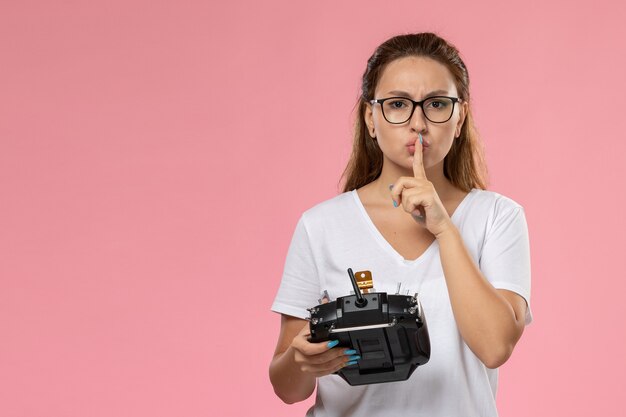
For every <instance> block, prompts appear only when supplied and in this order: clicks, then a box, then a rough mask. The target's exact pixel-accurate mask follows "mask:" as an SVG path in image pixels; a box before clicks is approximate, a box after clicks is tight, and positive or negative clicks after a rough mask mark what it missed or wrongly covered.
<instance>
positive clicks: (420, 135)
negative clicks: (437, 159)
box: [418, 133, 424, 145]
mask: <svg viewBox="0 0 626 417" xmlns="http://www.w3.org/2000/svg"><path fill="white" fill-rule="evenodd" d="M418 135H419V137H420V144H422V145H423V144H424V141H422V134H421V133H418Z"/></svg>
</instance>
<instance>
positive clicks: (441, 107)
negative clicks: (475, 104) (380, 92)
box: [370, 96, 463, 124]
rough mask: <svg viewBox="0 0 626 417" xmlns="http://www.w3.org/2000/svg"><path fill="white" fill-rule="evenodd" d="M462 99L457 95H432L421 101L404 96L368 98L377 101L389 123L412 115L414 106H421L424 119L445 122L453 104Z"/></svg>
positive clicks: (373, 101) (372, 101) (397, 122)
mask: <svg viewBox="0 0 626 417" xmlns="http://www.w3.org/2000/svg"><path fill="white" fill-rule="evenodd" d="M461 101H463V99H461V98H458V97H446V96H433V97H428V98H427V99H425V100H422V101H413V100H411V99H410V98H406V97H387V98H383V99H375V100H370V103H371V104H374V103H379V104H380V108H381V109H382V111H383V117H384V118H385V120H387V121H388V122H389V123H392V124H400V123H404V122H406V121H407V120H409V119H410V118H411V117H412V116H413V112H414V111H415V107H416V106H419V107H421V108H422V112H423V113H424V116H426V119H428V120H430V121H431V122H433V123H445V122H447V121H448V120H450V118H451V117H452V113H453V112H454V104H455V103H457V102H461Z"/></svg>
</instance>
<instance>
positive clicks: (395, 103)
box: [391, 101, 405, 109]
mask: <svg viewBox="0 0 626 417" xmlns="http://www.w3.org/2000/svg"><path fill="white" fill-rule="evenodd" d="M404 104H405V103H404V102H403V101H392V102H391V106H392V107H395V108H396V109H401V108H402V106H404Z"/></svg>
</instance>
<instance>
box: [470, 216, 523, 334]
mask: <svg viewBox="0 0 626 417" xmlns="http://www.w3.org/2000/svg"><path fill="white" fill-rule="evenodd" d="M480 269H481V271H482V273H483V275H484V276H485V277H486V278H487V279H488V280H489V282H491V284H492V285H493V286H494V287H495V288H499V289H506V290H509V291H513V292H515V293H517V294H519V295H521V296H522V297H523V298H524V299H525V300H526V305H527V308H526V317H525V318H524V321H525V323H526V325H528V324H530V323H531V322H532V320H533V316H532V312H531V310H530V245H529V239H528V225H527V224H526V216H525V214H524V209H523V207H521V206H517V207H514V208H511V209H508V210H503V212H502V213H499V214H497V215H496V216H495V218H494V221H493V224H492V226H491V228H490V229H489V230H488V231H487V234H486V236H485V241H484V245H483V250H482V253H481V256H480Z"/></svg>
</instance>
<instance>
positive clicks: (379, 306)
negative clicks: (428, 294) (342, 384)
mask: <svg viewBox="0 0 626 417" xmlns="http://www.w3.org/2000/svg"><path fill="white" fill-rule="evenodd" d="M348 274H349V275H350V280H351V281H352V286H353V288H354V293H355V295H348V296H345V297H339V298H337V299H336V300H335V301H331V302H328V303H325V304H320V305H318V306H316V307H313V308H310V309H309V313H310V314H311V317H310V322H309V327H310V330H311V337H310V339H309V341H310V342H324V341H328V340H339V344H338V346H340V347H345V348H347V349H354V350H356V351H357V354H358V355H360V356H361V359H360V360H359V361H358V363H357V364H355V365H350V366H346V367H344V368H342V369H340V370H339V371H337V372H335V373H336V374H338V375H339V376H341V377H342V378H343V379H345V380H346V381H347V382H348V384H350V385H365V384H376V383H381V382H392V381H404V380H407V379H408V378H409V377H410V376H411V374H412V373H413V371H415V369H417V367H418V366H420V365H424V364H425V363H426V362H428V360H429V359H430V338H429V336H428V327H427V325H426V317H425V315H424V311H423V309H422V305H421V303H420V302H419V299H418V294H415V295H414V296H410V295H400V294H387V293H384V292H373V293H368V294H362V293H361V290H360V289H359V286H358V284H357V282H356V279H355V277H354V273H353V272H352V269H350V268H348Z"/></svg>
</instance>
